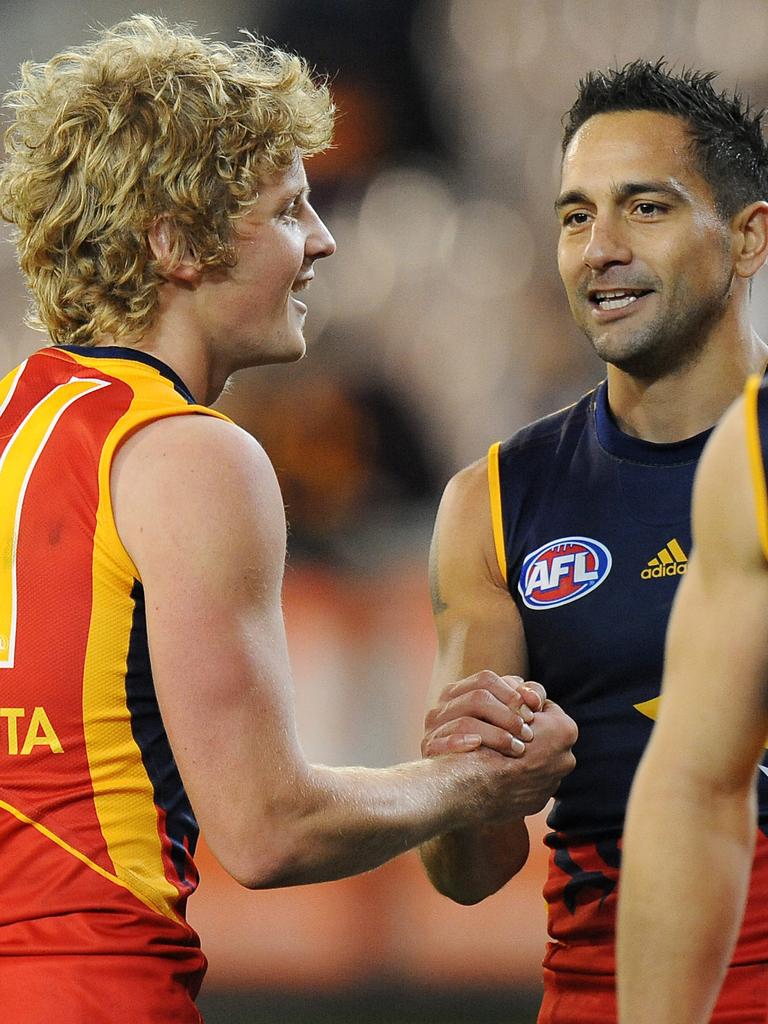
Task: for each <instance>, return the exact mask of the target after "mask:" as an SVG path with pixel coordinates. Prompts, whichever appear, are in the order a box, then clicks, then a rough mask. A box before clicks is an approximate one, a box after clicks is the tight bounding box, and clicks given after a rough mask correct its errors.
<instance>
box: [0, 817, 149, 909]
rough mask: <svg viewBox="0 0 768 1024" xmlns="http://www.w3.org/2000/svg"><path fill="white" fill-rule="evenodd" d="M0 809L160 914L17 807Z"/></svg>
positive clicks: (137, 893)
mask: <svg viewBox="0 0 768 1024" xmlns="http://www.w3.org/2000/svg"><path fill="white" fill-rule="evenodd" d="M0 807H2V809H3V810H4V811H8V813H9V814H12V815H13V816H14V818H18V820H19V821H22V822H24V824H25V825H31V826H32V828H35V829H37V831H38V832H39V833H40V834H41V835H44V836H45V837H46V839H50V840H51V842H52V843H55V844H56V845H57V846H60V847H61V848H62V850H66V852H67V853H71V854H72V856H73V857H76V858H77V859H78V860H79V861H81V862H82V863H83V864H85V865H87V866H88V867H89V868H91V869H92V870H93V871H95V872H96V874H97V875H101V877H102V878H106V879H108V881H110V882H114V883H115V884H116V885H119V886H121V887H122V888H123V889H127V890H128V891H129V892H131V893H133V895H134V896H135V897H136V898H137V899H138V900H141V902H142V903H143V904H144V905H145V906H147V907H149V908H150V910H159V911H160V912H161V913H162V908H161V907H158V906H157V904H156V903H155V902H153V901H152V900H151V899H147V898H146V897H145V896H143V895H142V894H141V893H140V892H137V891H136V889H135V888H134V887H133V886H131V885H127V884H126V883H125V882H124V881H122V879H120V878H118V877H117V876H116V875H113V874H112V873H111V872H109V871H105V870H104V868H103V867H101V865H100V864H96V863H94V861H92V860H90V858H88V857H86V856H85V854H84V853H82V852H81V851H80V850H77V849H76V848H75V847H74V846H70V844H69V843H68V842H67V841H66V840H65V839H62V838H61V836H57V835H56V833H55V832H51V830H50V829H49V828H46V827H45V825H41V824H40V822H39V821H34V820H33V819H32V818H28V817H27V815H26V814H25V813H24V812H23V811H20V810H19V809H18V807H13V806H12V805H11V804H9V803H6V802H5V800H0Z"/></svg>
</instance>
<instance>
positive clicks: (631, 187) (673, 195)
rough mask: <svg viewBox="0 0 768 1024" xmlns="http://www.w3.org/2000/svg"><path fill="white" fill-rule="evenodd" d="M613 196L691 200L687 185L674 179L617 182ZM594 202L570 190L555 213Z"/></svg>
mask: <svg viewBox="0 0 768 1024" xmlns="http://www.w3.org/2000/svg"><path fill="white" fill-rule="evenodd" d="M611 195H612V196H613V198H614V199H616V200H618V201H619V202H624V201H625V200H627V199H631V198H632V197H633V196H639V195H655V196H665V197H666V198H668V199H674V200H677V201H678V202H689V201H690V198H691V193H690V191H689V190H688V189H687V188H686V187H685V185H683V184H682V182H679V181H677V180H676V179H674V178H671V179H670V178H665V179H663V180H652V181H624V182H621V183H619V182H617V183H615V184H614V185H612V186H611ZM592 202H594V200H593V199H591V198H590V196H589V195H588V194H587V193H586V192H584V191H582V190H581V189H569V190H568V191H567V192H562V193H561V194H560V195H559V196H558V197H557V199H556V200H555V211H556V212H557V213H559V212H560V210H562V209H564V207H566V206H580V205H583V204H587V205H589V204H590V203H592Z"/></svg>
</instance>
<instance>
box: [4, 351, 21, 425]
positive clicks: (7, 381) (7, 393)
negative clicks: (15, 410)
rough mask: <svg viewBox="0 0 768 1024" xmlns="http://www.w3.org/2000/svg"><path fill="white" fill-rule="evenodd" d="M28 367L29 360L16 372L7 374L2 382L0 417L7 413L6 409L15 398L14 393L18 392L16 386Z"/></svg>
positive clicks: (17, 368)
mask: <svg viewBox="0 0 768 1024" xmlns="http://www.w3.org/2000/svg"><path fill="white" fill-rule="evenodd" d="M26 365H27V360H26V359H25V360H24V362H23V363H22V364H21V365H20V366H17V367H16V370H15V372H13V373H9V374H7V375H6V376H5V377H3V378H2V380H0V415H2V414H3V412H5V407H6V406H7V405H8V403H9V402H10V400H11V399H12V398H13V392H14V391H15V390H16V385H17V384H18V383H19V377H21V375H22V373H24V367H25V366H26Z"/></svg>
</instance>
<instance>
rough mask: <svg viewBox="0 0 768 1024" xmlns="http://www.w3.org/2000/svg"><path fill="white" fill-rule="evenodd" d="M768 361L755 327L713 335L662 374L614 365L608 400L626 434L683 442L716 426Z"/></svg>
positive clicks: (767, 347) (766, 348) (767, 349)
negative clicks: (731, 334)
mask: <svg viewBox="0 0 768 1024" xmlns="http://www.w3.org/2000/svg"><path fill="white" fill-rule="evenodd" d="M767 364H768V345H766V344H765V342H763V341H762V340H761V339H760V338H759V337H758V335H757V333H756V332H755V331H754V330H753V329H752V328H751V327H750V328H749V330H748V333H746V334H745V335H740V336H734V337H733V338H732V339H730V340H726V341H724V340H723V339H719V340H715V339H713V340H712V341H711V342H710V343H709V344H708V345H707V346H705V347H703V348H702V349H701V350H700V351H699V352H698V353H697V355H696V356H695V357H694V358H693V359H692V360H691V361H690V362H688V363H687V364H685V365H684V366H681V367H678V368H677V369H674V370H672V371H671V372H669V373H667V374H664V375H661V376H658V377H641V376H638V375H633V374H630V373H627V372H625V371H623V370H620V369H618V368H617V367H615V366H609V367H608V403H609V406H610V409H611V412H612V413H613V416H614V418H615V419H616V422H617V424H618V426H619V427H620V429H621V430H623V431H624V433H626V434H629V435H630V436H632V437H639V438H642V439H643V440H645V441H652V442H654V443H656V444H668V443H672V442H675V441H682V440H685V439H686V438H689V437H695V436H696V435H697V434H700V433H702V431H704V430H708V429H709V428H710V427H713V426H714V425H715V423H717V421H718V420H719V419H720V418H721V417H722V415H723V413H724V412H725V411H726V409H727V408H728V406H729V405H730V404H731V403H732V402H733V401H734V400H735V399H736V398H738V396H739V395H740V394H741V392H742V390H743V388H744V384H745V381H746V379H747V378H748V377H749V376H751V375H752V374H755V373H759V374H762V373H763V372H764V371H765V368H766V365H767Z"/></svg>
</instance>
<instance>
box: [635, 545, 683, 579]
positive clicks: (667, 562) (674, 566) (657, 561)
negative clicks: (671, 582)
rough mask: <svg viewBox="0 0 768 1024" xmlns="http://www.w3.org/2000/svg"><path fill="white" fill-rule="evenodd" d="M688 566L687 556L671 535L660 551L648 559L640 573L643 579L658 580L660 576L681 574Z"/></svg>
mask: <svg viewBox="0 0 768 1024" xmlns="http://www.w3.org/2000/svg"><path fill="white" fill-rule="evenodd" d="M687 568H688V556H687V555H686V553H685V552H684V551H683V549H682V548H681V547H680V545H679V544H678V542H677V540H675V538H674V537H673V538H672V540H671V541H669V542H668V543H667V544H666V545H665V546H664V547H663V548H662V549H661V551H660V552H659V553H658V554H657V555H656V556H655V557H654V558H650V559H649V560H648V565H647V566H646V568H645V569H643V571H642V572H641V573H640V575H641V577H642V578H643V579H644V580H658V579H661V578H662V576H683V575H684V574H685V571H686V569H687Z"/></svg>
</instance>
